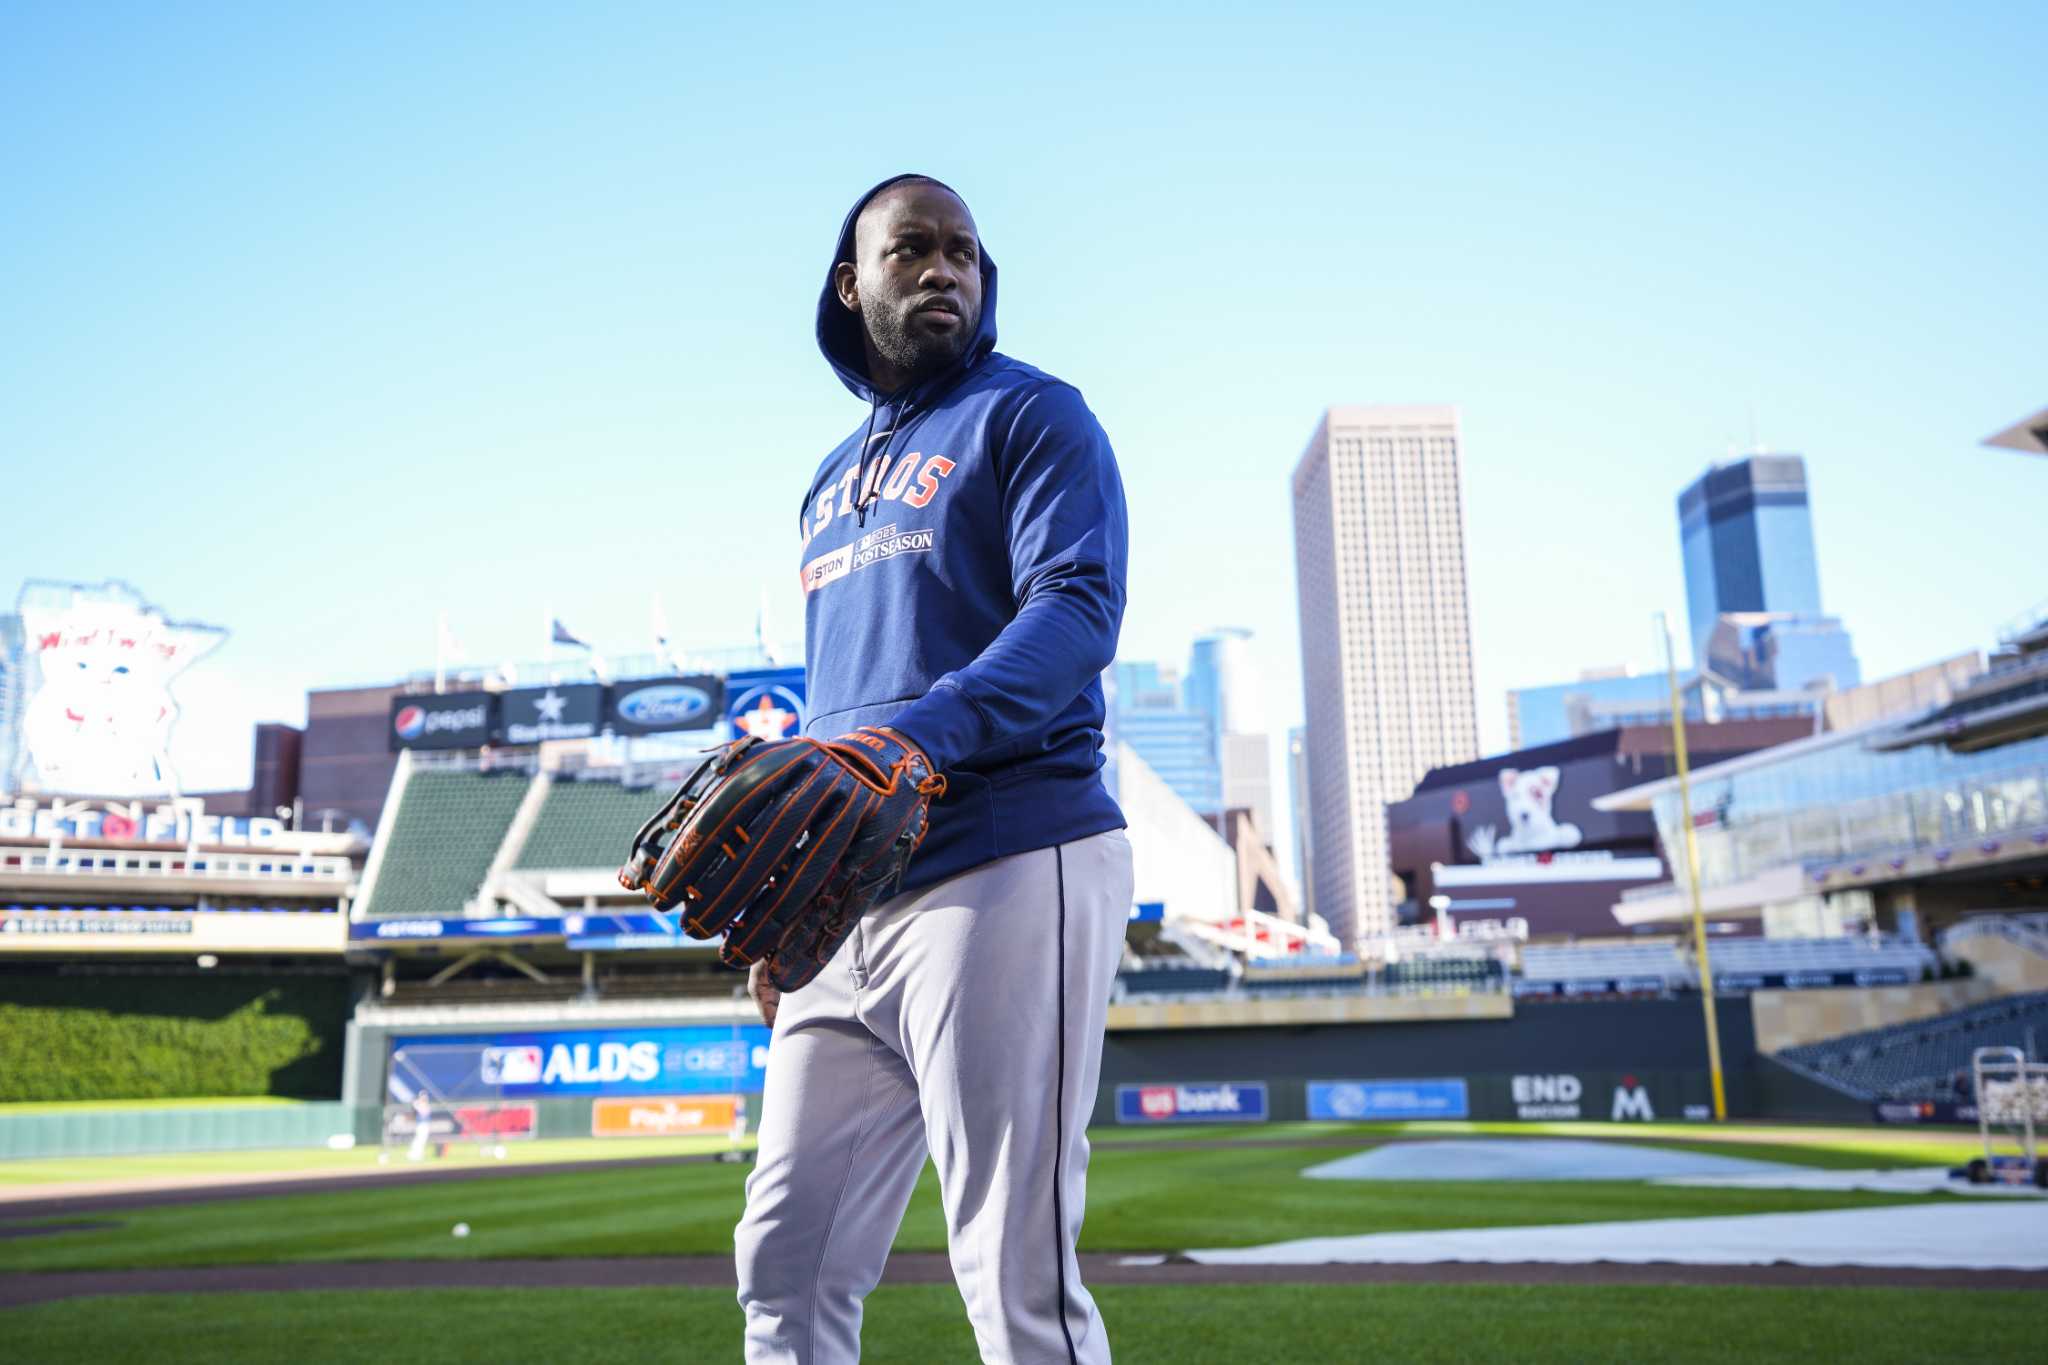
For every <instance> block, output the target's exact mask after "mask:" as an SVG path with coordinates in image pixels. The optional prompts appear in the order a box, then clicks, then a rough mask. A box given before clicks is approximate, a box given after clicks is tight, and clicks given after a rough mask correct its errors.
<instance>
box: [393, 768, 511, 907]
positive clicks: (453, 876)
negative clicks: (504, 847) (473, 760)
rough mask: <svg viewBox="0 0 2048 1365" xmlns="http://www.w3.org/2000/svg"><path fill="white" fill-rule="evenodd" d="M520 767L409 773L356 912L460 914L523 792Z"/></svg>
mask: <svg viewBox="0 0 2048 1365" xmlns="http://www.w3.org/2000/svg"><path fill="white" fill-rule="evenodd" d="M526 785H527V778H526V776H525V775H524V774H523V773H473V772H460V771H456V770H452V769H439V768H426V769H421V770H420V771H417V772H415V773H413V774H412V777H411V778H410V780H408V781H407V783H406V786H405V795H404V796H403V797H402V798H401V799H400V800H399V803H398V813H397V815H396V816H394V817H393V818H392V825H391V831H390V833H389V834H388V835H387V836H386V838H385V843H384V862H383V866H382V868H381V869H380V870H379V872H378V874H377V879H376V882H375V884H374V885H373V886H372V887H371V890H370V899H369V901H368V903H367V904H365V905H364V906H363V907H362V909H361V911H360V914H361V915H362V916H363V917H366V918H367V917H371V916H375V917H377V918H393V917H407V916H446V915H459V914H461V913H462V907H463V906H464V905H465V904H467V903H468V902H469V900H470V899H471V898H472V897H474V896H475V895H476V892H477V888H478V886H480V885H481V884H482V883H483V879H484V874H485V873H486V872H489V871H490V869H491V859H492V858H493V857H495V856H496V854H497V852H498V845H499V844H500V843H501V842H503V840H504V838H505V831H506V830H507V829H508V828H510V827H511V824H512V816H513V814H514V812H516V811H517V810H518V809H519V802H520V799H521V798H522V797H524V796H525V795H526Z"/></svg>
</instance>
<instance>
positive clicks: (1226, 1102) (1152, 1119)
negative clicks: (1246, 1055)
mask: <svg viewBox="0 0 2048 1365" xmlns="http://www.w3.org/2000/svg"><path fill="white" fill-rule="evenodd" d="M1266 1113H1267V1108H1266V1083H1265V1082H1264V1081H1197V1082H1195V1083H1193V1084H1182V1085H1165V1084H1162V1085H1120V1086H1118V1087H1117V1088H1116V1121H1117V1122H1118V1123H1263V1122H1265V1119H1266Z"/></svg>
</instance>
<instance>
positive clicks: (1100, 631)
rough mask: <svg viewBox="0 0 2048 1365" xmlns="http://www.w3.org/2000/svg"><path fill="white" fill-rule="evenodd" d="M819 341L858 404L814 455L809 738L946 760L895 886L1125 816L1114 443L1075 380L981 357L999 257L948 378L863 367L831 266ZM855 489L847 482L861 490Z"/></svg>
mask: <svg viewBox="0 0 2048 1365" xmlns="http://www.w3.org/2000/svg"><path fill="white" fill-rule="evenodd" d="M908 178H911V177H905V176H897V177H895V178H893V179H890V180H885V181H883V182H882V183H881V184H880V185H877V186H875V188H874V189H871V190H869V191H868V192H867V193H866V194H864V195H862V196H861V197H860V200H859V202H858V203H856V204H855V205H854V206H853V208H852V209H851V210H849V211H848V213H847V215H846V222H845V224H844V225H843V226H842V227H841V228H840V230H839V242H838V245H837V246H836V247H835V248H834V250H833V255H832V259H831V261H830V262H828V263H827V267H826V272H825V288H824V291H823V292H822V293H821V294H820V295H819V298H818V347H819V349H820V350H822V351H823V352H824V353H825V359H826V360H827V361H829V362H830V363H831V365H832V370H833V372H834V373H835V374H837V375H838V376H839V378H840V380H841V382H843V383H844V384H845V385H846V387H847V388H849V389H851V390H852V391H853V392H854V393H855V394H856V395H857V396H858V397H860V398H863V399H865V400H867V402H868V403H869V404H870V405H871V406H870V415H871V417H872V421H871V422H870V421H867V420H863V421H862V422H861V423H860V425H858V426H857V427H855V428H854V430H853V432H852V434H851V435H849V436H848V437H847V438H846V439H845V440H844V441H841V442H840V443H839V445H838V446H837V447H835V448H834V449H833V451H832V453H831V454H830V455H828V456H826V457H825V461H824V463H823V464H821V465H819V466H818V473H817V476H816V477H815V478H814V479H812V481H811V487H810V491H809V492H808V493H807V494H806V495H805V496H804V501H803V507H802V510H801V511H800V513H799V518H798V519H799V523H800V526H801V531H802V536H803V554H802V563H803V584H804V624H805V631H804V665H805V669H806V683H807V686H808V688H809V693H810V698H809V703H810V711H811V716H810V721H809V723H808V724H807V725H806V726H805V732H806V733H807V734H810V735H813V736H816V737H818V738H821V739H829V738H831V737H833V736H835V735H840V734H844V733H846V732H847V731H849V730H852V729H853V728H855V727H856V726H860V725H883V724H886V725H889V726H892V727H894V728H895V729H897V730H899V731H901V732H902V733H903V734H904V735H906V736H908V737H909V738H910V739H912V740H913V741H915V742H916V743H917V744H918V746H919V747H921V748H922V749H923V750H924V751H925V753H926V754H927V755H928V756H929V757H930V758H931V761H932V765H933V766H934V767H935V768H937V769H938V770H940V771H941V772H943V773H944V774H945V775H946V795H945V796H944V798H942V799H941V800H940V801H939V802H937V803H936V804H935V805H934V806H933V808H932V820H931V829H930V832H929V833H928V834H927V835H926V836H925V841H924V844H923V845H922V846H921V847H920V848H919V850H918V853H917V857H916V859H915V860H914V861H913V862H912V863H911V865H910V871H909V875H908V876H907V877H906V878H905V880H904V889H906V890H908V889H912V888H915V887H919V886H928V885H930V884H932V883H933V882H937V881H940V880H943V879H944V878H946V877H950V876H952V875H953V874H955V873H957V872H963V871H965V870H967V869H968V868H971V867H976V866H978V865H980V864H982V863H985V862H988V861H989V860H991V859H993V858H1000V857H1004V856H1007V855H1009V854H1012V853H1024V852H1028V851H1030V850H1032V849H1038V848H1049V847H1051V846H1053V845H1054V844H1061V843H1066V842H1068V841H1070V840H1074V839H1079V838H1083V837H1085V836H1087V835H1090V834H1099V833H1101V832H1103V831H1104V830H1111V829H1120V828H1122V827H1123V823H1124V818H1123V812H1122V811H1120V810H1119V809H1117V804H1116V801H1115V799H1114V798H1113V797H1111V796H1110V794H1109V791H1108V789H1107V788H1105V787H1104V786H1103V784H1102V778H1101V774H1100V769H1101V767H1102V720H1103V713H1102V683H1101V680H1100V674H1101V673H1102V670H1103V669H1104V668H1106V667H1107V666H1108V665H1109V662H1110V660H1111V659H1112V658H1114V657H1115V655H1116V640H1117V630H1118V628H1119V626H1120V625H1121V624H1122V621H1123V613H1124V559H1125V541H1126V529H1125V514H1124V495H1123V484H1122V481H1121V480H1120V479H1119V478H1118V476H1117V469H1116V457H1115V455H1114V454H1112V453H1111V451H1110V448H1109V438H1108V437H1106V436H1104V435H1103V433H1102V427H1101V425H1100V424H1099V423H1098V422H1097V421H1096V420H1095V414H1094V413H1092V412H1090V411H1089V410H1088V405H1087V404H1086V403H1084V402H1082V401H1081V395H1080V393H1079V392H1078V391H1077V390H1076V389H1075V388H1074V387H1073V386H1072V385H1071V384H1066V383H1063V382H1061V381H1060V380H1058V379H1055V378H1053V377H1052V376H1051V375H1049V374H1046V373H1045V372H1044V371H1043V370H1038V369H1034V368H1032V367H1031V366H1029V365H1026V364H1023V363H1022V362H1020V361H1016V360H1012V359H1010V358H1009V357H1008V356H1005V355H1000V354H998V353H997V352H996V349H995V344H996V267H995V263H994V262H993V261H991V260H990V259H989V257H988V253H987V251H986V250H983V251H982V252H981V253H980V255H981V282H982V302H981V326H980V328H979V330H978V331H977V332H976V333H975V336H974V339H973V341H972V342H971V343H969V345H968V347H967V349H966V351H965V352H964V353H963V354H962V355H961V357H960V359H959V360H958V361H956V362H955V363H954V365H953V366H952V367H951V368H950V369H948V370H947V371H946V372H944V373H942V374H939V375H936V376H934V377H932V378H930V379H927V380H924V381H921V382H919V383H916V384H913V385H911V386H909V387H908V388H906V389H905V390H903V391H902V392H900V393H893V394H881V393H877V392H875V390H874V388H873V386H872V385H870V384H869V382H868V377H867V353H866V350H865V348H864V346H863V344H862V330H861V321H860V318H859V317H858V316H857V315H855V314H854V313H852V312H850V311H849V310H848V309H847V308H846V307H845V306H844V305H843V304H841V303H840V301H839V295H838V291H837V289H836V288H835V287H834V283H833V275H834V268H835V267H836V266H837V265H838V263H839V262H841V261H850V260H853V259H854V244H853V225H854V220H855V219H857V218H858V217H859V216H860V211H861V209H862V208H864V207H865V206H866V205H867V203H868V201H869V200H871V199H873V198H874V197H875V195H876V194H878V193H880V192H881V191H882V190H883V189H885V188H887V187H888V186H889V185H892V184H895V183H896V182H897V181H898V180H903V179H908ZM856 485H858V487H856Z"/></svg>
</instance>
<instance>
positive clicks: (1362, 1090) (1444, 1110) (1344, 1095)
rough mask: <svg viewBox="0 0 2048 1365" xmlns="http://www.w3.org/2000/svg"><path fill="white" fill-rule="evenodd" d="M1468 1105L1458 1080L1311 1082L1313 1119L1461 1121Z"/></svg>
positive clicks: (1310, 1107) (1467, 1110) (1462, 1087)
mask: <svg viewBox="0 0 2048 1365" xmlns="http://www.w3.org/2000/svg"><path fill="white" fill-rule="evenodd" d="M1470 1114H1471V1102H1470V1100H1469V1098H1468V1097H1467V1095H1466V1092H1465V1082H1464V1080H1463V1079H1462V1078H1460V1077H1451V1078H1447V1079H1443V1080H1428V1081H1310V1082H1309V1083H1308V1116H1309V1117H1310V1118H1312V1119H1360V1120H1362V1119H1389V1120H1391V1119H1462V1118H1466V1117H1469V1116H1470Z"/></svg>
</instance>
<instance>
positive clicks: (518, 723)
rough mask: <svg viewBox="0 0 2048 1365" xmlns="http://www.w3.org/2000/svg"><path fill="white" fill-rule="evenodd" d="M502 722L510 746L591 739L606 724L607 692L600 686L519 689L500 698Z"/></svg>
mask: <svg viewBox="0 0 2048 1365" xmlns="http://www.w3.org/2000/svg"><path fill="white" fill-rule="evenodd" d="M498 722H499V726H500V733H502V734H503V735H504V738H505V743H507V744H541V743H545V742H546V741H548V740H554V739H589V738H591V737H592V736H593V735H595V734H596V733H597V732H598V729H599V727H600V726H602V725H603V724H604V689H603V688H602V687H600V686H598V685H597V684H596V683H579V684H574V685H569V686H562V687H515V688H513V689H512V690H511V691H509V692H502V693H500V694H499V695H498Z"/></svg>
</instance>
